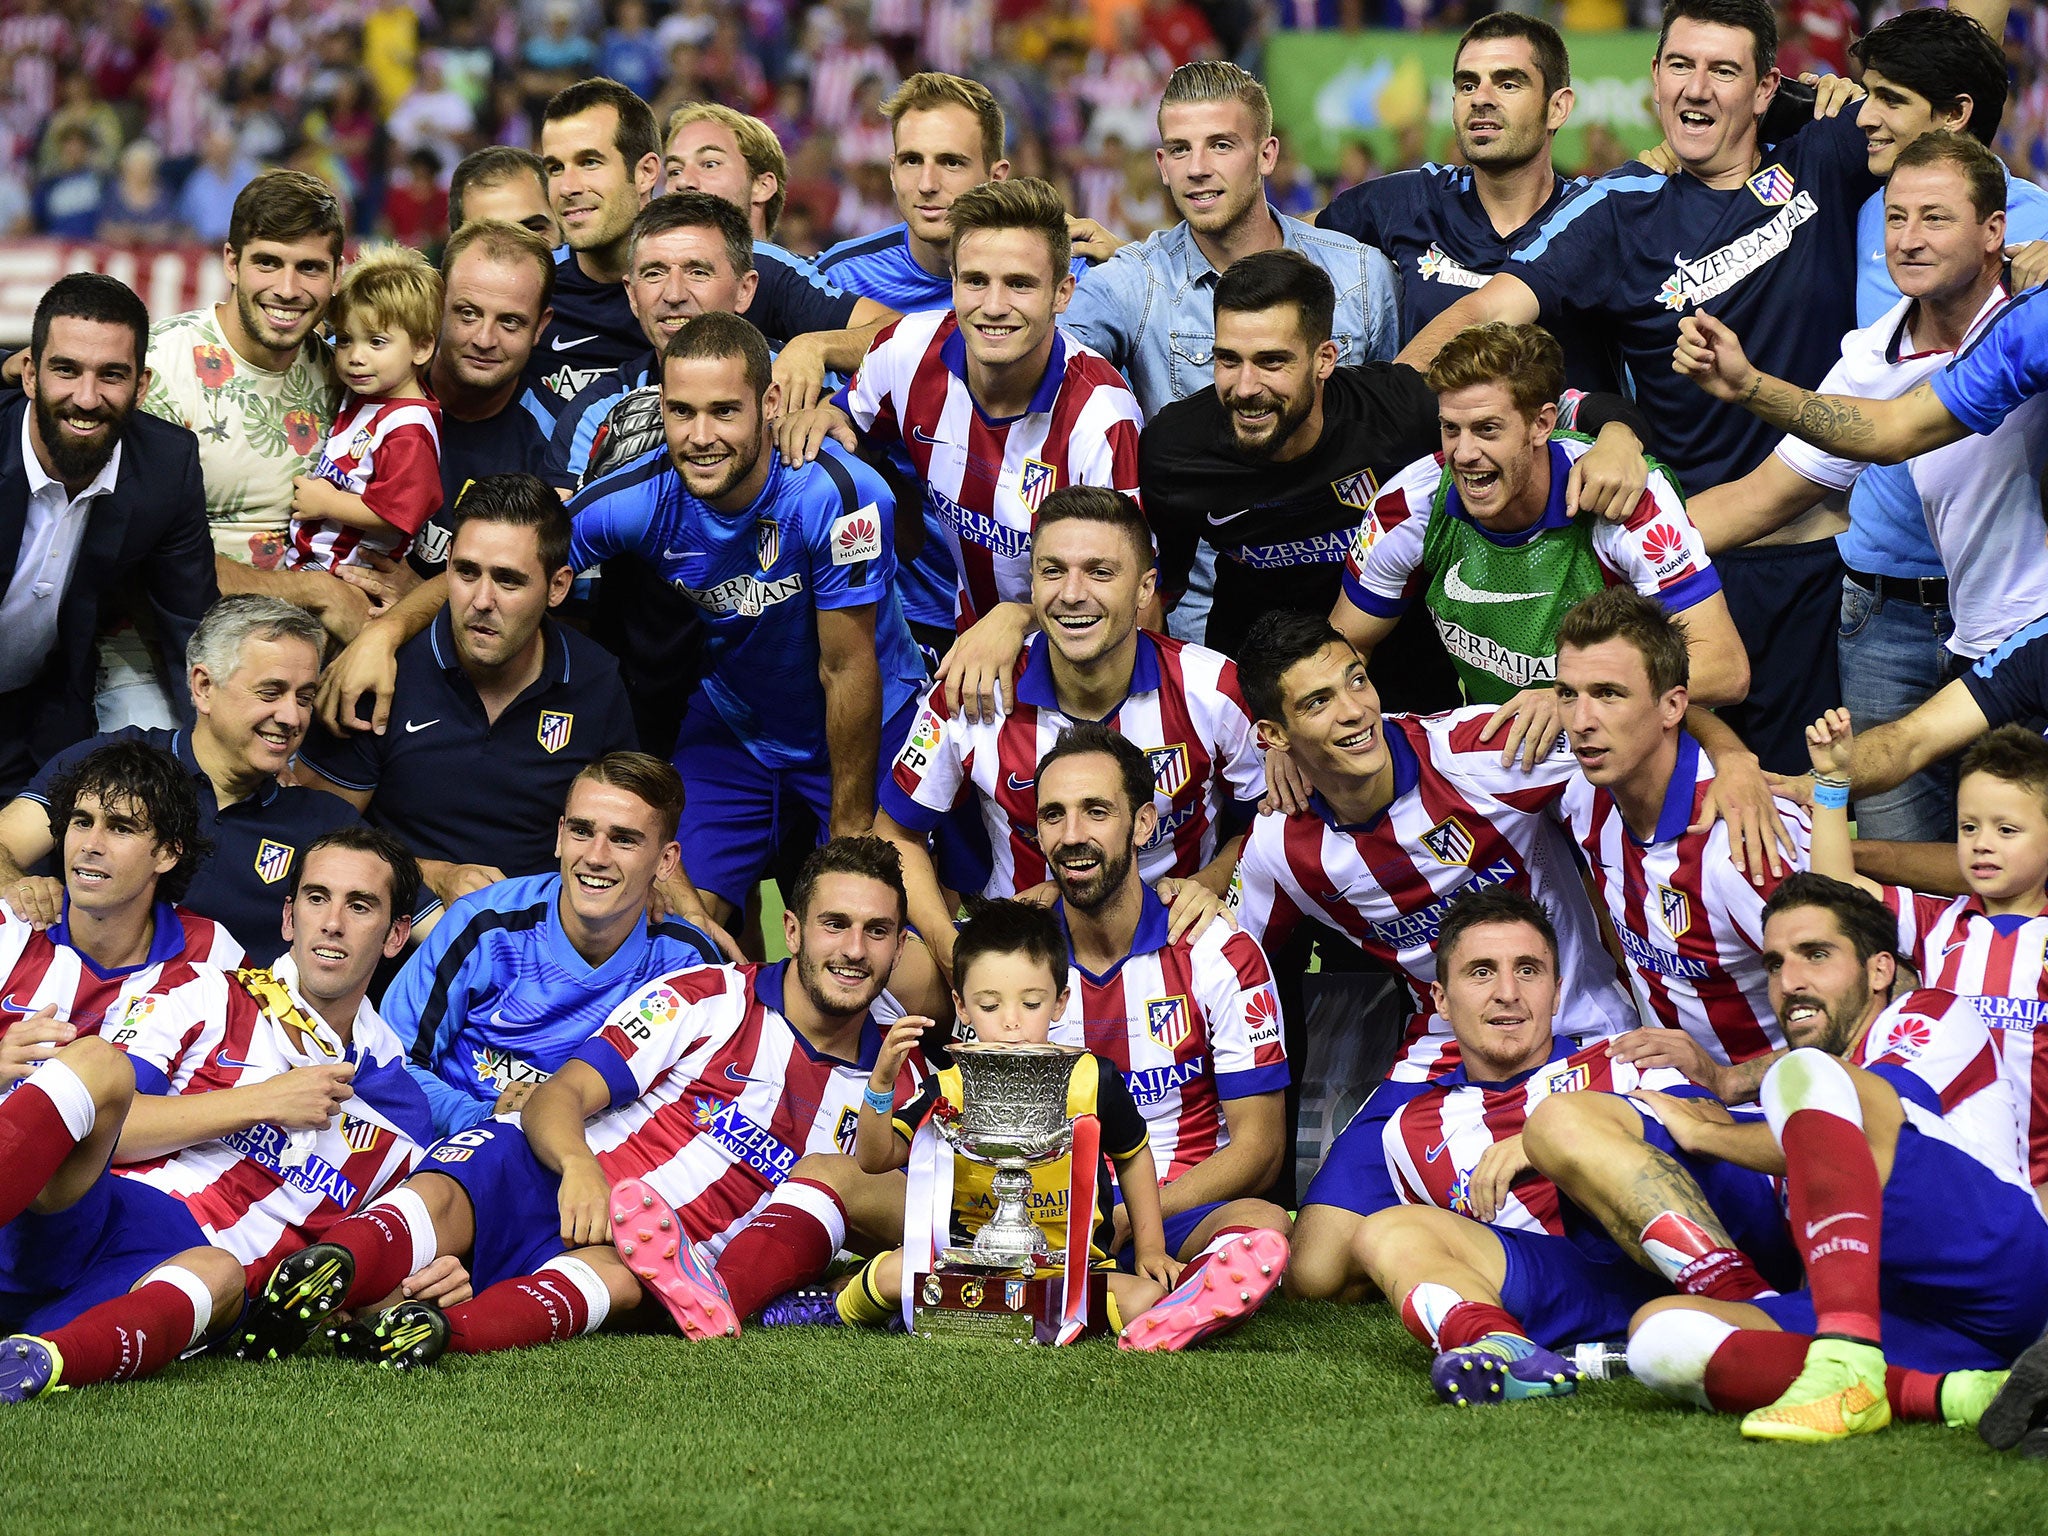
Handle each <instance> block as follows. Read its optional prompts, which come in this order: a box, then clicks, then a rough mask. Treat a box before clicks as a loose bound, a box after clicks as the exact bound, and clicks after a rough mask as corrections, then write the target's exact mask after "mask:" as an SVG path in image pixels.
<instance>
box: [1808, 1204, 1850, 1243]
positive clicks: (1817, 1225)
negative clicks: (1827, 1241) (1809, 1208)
mask: <svg viewBox="0 0 2048 1536" xmlns="http://www.w3.org/2000/svg"><path fill="white" fill-rule="evenodd" d="M1852 1216H1853V1217H1856V1218H1857V1219H1858V1220H1863V1219H1865V1218H1864V1216H1863V1213H1862V1212H1861V1211H1837V1212H1835V1214H1834V1215H1832V1216H1823V1217H1821V1219H1820V1220H1819V1221H1809V1222H1808V1223H1807V1224H1806V1237H1807V1241H1808V1242H1811V1241H1812V1240H1813V1239H1814V1238H1816V1237H1818V1236H1819V1235H1820V1234H1821V1233H1822V1232H1825V1231H1826V1230H1827V1229H1828V1228H1829V1227H1832V1226H1833V1225H1834V1224H1835V1223H1836V1222H1838V1221H1847V1220H1848V1219H1849V1218H1850V1217H1852Z"/></svg>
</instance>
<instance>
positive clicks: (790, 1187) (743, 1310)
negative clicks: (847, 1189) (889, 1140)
mask: <svg viewBox="0 0 2048 1536" xmlns="http://www.w3.org/2000/svg"><path fill="white" fill-rule="evenodd" d="M835 1218H836V1220H835ZM835 1226H836V1228H837V1230H836V1231H835V1230H834V1227H835ZM845 1240H846V1207H845V1205H843V1204H842V1203H841V1202H840V1199H839V1197H838V1196H837V1195H836V1194H834V1193H833V1192H832V1191H831V1190H830V1189H829V1188H828V1187H826V1186H825V1185H823V1184H820V1183H818V1182H817V1181H816V1180H815V1179H791V1180H789V1181H788V1182H787V1183H785V1184H784V1185H783V1186H782V1188H781V1189H779V1190H777V1191H776V1192H775V1198H774V1199H772V1200H770V1201H769V1202H768V1204H767V1205H766V1206H764V1207H763V1208H762V1211H761V1214H760V1215H758V1216H756V1217H755V1218H754V1219H753V1220H752V1221H750V1222H748V1223H747V1224H746V1225H745V1226H744V1227H741V1228H740V1229H739V1231H738V1232H736V1233H734V1234H733V1238H732V1241H731V1242H729V1243H727V1244H726V1245H725V1251H724V1252H723V1253H721V1254H720V1255H719V1256H718V1278H719V1279H721V1280H723V1281H724V1282H725V1292H726V1295H727V1296H729V1297H731V1298H732V1309H733V1311H734V1313H735V1314H737V1315H738V1316H740V1317H742V1318H748V1317H752V1316H753V1315H754V1314H755V1313H756V1312H758V1311H760V1310H761V1308H762V1307H763V1306H764V1305H765V1304H766V1303H768V1302H771V1301H773V1300H774V1299H775V1298H776V1297H778V1296H780V1295H782V1294H784V1293H785V1292H787V1291H792V1290H794V1289H796V1287H798V1286H800V1285H802V1284H803V1283H804V1282H805V1281H807V1280H816V1279H817V1278H818V1277H819V1276H821V1275H823V1274H824V1273H825V1271H826V1269H827V1268H828V1267H830V1265H831V1263H832V1255H833V1254H835V1253H837V1252H838V1251H839V1245H840V1244H841V1243H842V1242H844V1241H845Z"/></svg>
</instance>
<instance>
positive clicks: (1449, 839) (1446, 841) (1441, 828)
mask: <svg viewBox="0 0 2048 1536" xmlns="http://www.w3.org/2000/svg"><path fill="white" fill-rule="evenodd" d="M1418 841H1419V842H1420V843H1421V844H1422V846H1423V847H1424V848H1425V849H1427V850H1428V851H1429V856H1430V857H1431V858H1432V859H1435V860H1436V861H1437V863H1439V864H1470V863H1471V862H1472V848H1473V843H1472V834H1471V833H1470V832H1467V831H1466V830H1465V824H1464V823H1463V822H1461V821H1460V820H1458V818H1457V817H1455V816H1446V817H1445V818H1444V819H1443V820H1442V821H1440V822H1438V823H1437V824H1436V825H1435V826H1433V827H1431V828H1430V829H1429V830H1428V831H1427V832H1425V833H1423V834H1422V836H1421V837H1420V838H1419V839H1418Z"/></svg>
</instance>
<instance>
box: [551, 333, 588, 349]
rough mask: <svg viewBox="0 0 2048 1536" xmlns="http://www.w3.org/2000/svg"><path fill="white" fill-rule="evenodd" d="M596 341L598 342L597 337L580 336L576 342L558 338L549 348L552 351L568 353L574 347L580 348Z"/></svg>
mask: <svg viewBox="0 0 2048 1536" xmlns="http://www.w3.org/2000/svg"><path fill="white" fill-rule="evenodd" d="M595 340H597V338H596V337H595V336H578V337H577V338H576V339H575V340H574V341H564V340H562V338H561V337H559V336H557V337H555V338H554V340H553V341H551V342H550V343H549V344H548V346H549V349H550V350H551V351H555V352H567V351H569V350H570V349H571V348H573V347H580V346H582V345H583V344H584V343H585V342H587V341H595Z"/></svg>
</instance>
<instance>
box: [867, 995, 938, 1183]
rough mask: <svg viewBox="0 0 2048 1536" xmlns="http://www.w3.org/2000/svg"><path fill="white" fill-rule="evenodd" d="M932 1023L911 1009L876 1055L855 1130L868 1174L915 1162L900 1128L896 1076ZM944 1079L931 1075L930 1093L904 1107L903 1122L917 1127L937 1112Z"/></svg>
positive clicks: (921, 1094) (892, 1027)
mask: <svg viewBox="0 0 2048 1536" xmlns="http://www.w3.org/2000/svg"><path fill="white" fill-rule="evenodd" d="M932 1025H933V1021H932V1020H931V1019H928V1018H926V1017H924V1016H923V1015H921V1014H915V1013H906V1014H905V1015H904V1016H903V1017H902V1018H900V1019H898V1020H897V1021H896V1022H895V1023H894V1024H891V1025H890V1026H889V1033H888V1034H887V1035H885V1036H883V1038H882V1048H881V1050H879V1051H878V1052H876V1053H875V1070H874V1071H873V1072H871V1073H870V1074H869V1075H868V1085H867V1091H866V1093H865V1095H864V1096H863V1098H862V1101H861V1107H860V1120H859V1123H858V1124H857V1125H856V1126H855V1128H854V1133H853V1156H854V1160H855V1161H856V1162H858V1163H859V1164H860V1166H861V1171H862V1172H863V1173H888V1172H889V1171H890V1170H891V1169H895V1168H901V1167H902V1166H903V1165H904V1164H905V1163H907V1162H909V1161H910V1144H909V1143H908V1142H906V1141H905V1140H904V1139H903V1136H902V1134H901V1132H900V1131H899V1130H898V1128H897V1115H896V1110H895V1096H896V1079H897V1077H898V1076H900V1075H901V1074H902V1071H903V1063H904V1062H906V1061H908V1060H909V1059H910V1054H911V1052H913V1051H915V1050H916V1049H917V1048H918V1042H919V1041H921V1040H922V1039H923V1038H924V1035H925V1031H927V1030H929V1029H930V1028H932ZM938 1082H939V1080H938V1077H937V1076H936V1075H934V1076H932V1077H930V1078H927V1079H926V1081H925V1091H924V1092H923V1093H920V1094H919V1095H918V1096H917V1098H916V1099H914V1100H913V1101H912V1102H911V1103H909V1104H907V1105H905V1106H904V1109H903V1112H902V1118H903V1123H905V1124H908V1125H915V1124H917V1123H919V1122H920V1121H921V1120H922V1119H923V1118H924V1116H925V1115H927V1114H929V1113H930V1112H931V1107H932V1104H933V1102H934V1101H935V1099H936V1097H937V1093H938Z"/></svg>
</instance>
